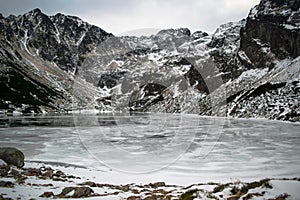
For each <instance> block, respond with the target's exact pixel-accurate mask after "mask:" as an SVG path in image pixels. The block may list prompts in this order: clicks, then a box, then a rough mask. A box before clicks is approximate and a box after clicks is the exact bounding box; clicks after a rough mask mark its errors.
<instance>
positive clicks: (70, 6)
mask: <svg viewBox="0 0 300 200" xmlns="http://www.w3.org/2000/svg"><path fill="white" fill-rule="evenodd" d="M258 3H259V0H184V1H183V0H0V13H2V14H3V15H4V16H8V15H9V14H14V15H19V14H24V13H26V12H28V11H29V10H32V9H34V8H37V7H38V8H40V9H41V10H42V11H43V12H44V13H46V14H49V15H54V14H56V13H58V12H61V13H64V14H67V15H76V16H78V17H80V18H82V19H83V20H84V21H87V22H89V23H92V24H95V25H97V26H99V27H101V28H103V29H104V30H106V31H108V32H111V33H113V34H116V35H118V34H122V33H124V32H128V31H133V30H136V29H144V28H145V30H146V32H147V31H151V29H162V28H179V27H187V28H189V29H190V30H191V31H192V32H193V31H196V30H204V31H207V32H213V31H214V30H215V29H216V28H217V27H218V26H219V25H221V24H223V23H226V22H229V21H238V20H240V19H242V18H245V17H246V16H247V15H248V13H249V11H250V9H251V7H253V6H254V5H256V4H258Z"/></svg>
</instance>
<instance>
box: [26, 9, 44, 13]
mask: <svg viewBox="0 0 300 200" xmlns="http://www.w3.org/2000/svg"><path fill="white" fill-rule="evenodd" d="M28 14H42V11H41V10H40V9H39V8H35V9H33V10H31V11H29V12H28Z"/></svg>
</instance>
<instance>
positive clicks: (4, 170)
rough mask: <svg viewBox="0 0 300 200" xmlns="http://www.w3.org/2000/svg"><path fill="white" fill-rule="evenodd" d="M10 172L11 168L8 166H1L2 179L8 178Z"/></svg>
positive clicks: (0, 175)
mask: <svg viewBox="0 0 300 200" xmlns="http://www.w3.org/2000/svg"><path fill="white" fill-rule="evenodd" d="M9 170H10V167H9V166H8V165H2V166H0V177H6V176H7V175H8V172H9Z"/></svg>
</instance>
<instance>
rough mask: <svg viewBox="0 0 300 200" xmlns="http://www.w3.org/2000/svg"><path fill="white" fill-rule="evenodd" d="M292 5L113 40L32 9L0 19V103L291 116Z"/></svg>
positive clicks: (296, 114) (295, 18)
mask: <svg viewBox="0 0 300 200" xmlns="http://www.w3.org/2000/svg"><path fill="white" fill-rule="evenodd" d="M299 4H300V3H299V1H295V0H262V1H261V2H260V4H259V5H257V6H256V7H254V8H252V9H251V11H250V13H249V16H248V17H247V19H245V20H241V21H239V22H230V23H227V24H224V25H221V26H220V27H219V28H218V29H217V30H216V31H215V33H214V34H212V35H209V34H207V33H205V32H202V31H197V32H195V33H191V32H190V30H188V29H186V28H181V29H167V30H161V31H160V32H158V33H157V34H156V35H152V36H150V37H144V36H142V37H129V36H124V37H115V36H113V35H112V34H109V33H107V32H105V31H104V30H102V29H100V28H98V27H95V26H92V25H89V24H88V23H86V22H83V21H82V20H80V19H79V18H77V17H72V16H65V15H62V14H57V15H55V16H50V17H49V16H46V15H45V14H43V13H42V12H41V11H40V10H38V9H35V10H33V11H30V12H29V13H27V14H24V15H21V16H18V17H15V16H9V17H6V18H5V17H3V16H0V41H1V42H0V58H1V60H0V62H1V65H0V73H1V78H0V81H1V86H0V87H1V95H0V107H1V109H3V110H19V111H23V112H32V111H34V112H41V111H43V110H45V111H48V112H53V111H58V112H62V111H69V110H77V109H95V108H96V109H99V110H101V111H142V112H176V113H178V112H180V113H182V112H184V113H196V114H202V115H218V116H235V117H263V118H269V119H282V120H291V121H299V120H300V108H299V104H300V83H299V79H300V58H299V55H300V11H299Z"/></svg>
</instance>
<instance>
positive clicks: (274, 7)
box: [240, 0, 300, 68]
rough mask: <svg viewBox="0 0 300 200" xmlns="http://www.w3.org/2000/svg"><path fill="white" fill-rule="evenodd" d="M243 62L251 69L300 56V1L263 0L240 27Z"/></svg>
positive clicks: (271, 65)
mask: <svg viewBox="0 0 300 200" xmlns="http://www.w3.org/2000/svg"><path fill="white" fill-rule="evenodd" d="M240 51H241V53H242V54H243V53H244V54H245V55H246V58H247V59H245V56H240V60H241V62H242V63H243V64H244V65H246V66H247V67H248V68H265V67H269V68H272V67H274V62H273V61H274V59H280V60H281V59H285V58H288V57H290V58H296V57H298V56H299V55H300V11H299V1H294V0H262V1H261V2H260V4H259V5H257V6H255V7H254V8H253V9H252V10H251V11H250V14H249V16H248V18H247V23H246V26H245V28H242V30H241V47H240Z"/></svg>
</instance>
